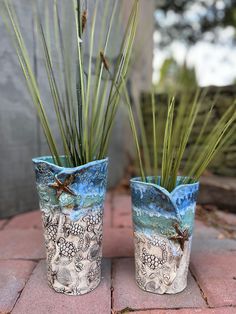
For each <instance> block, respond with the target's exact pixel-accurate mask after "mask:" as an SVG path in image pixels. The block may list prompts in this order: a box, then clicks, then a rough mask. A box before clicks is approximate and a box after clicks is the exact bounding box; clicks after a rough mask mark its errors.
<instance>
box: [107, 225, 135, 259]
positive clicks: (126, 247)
mask: <svg viewBox="0 0 236 314" xmlns="http://www.w3.org/2000/svg"><path fill="white" fill-rule="evenodd" d="M103 255H104V256H105V257H129V256H134V243H133V231H132V229H130V228H105V229H104V232H103Z"/></svg>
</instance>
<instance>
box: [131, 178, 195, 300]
mask: <svg viewBox="0 0 236 314" xmlns="http://www.w3.org/2000/svg"><path fill="white" fill-rule="evenodd" d="M180 179H181V178H180V177H179V178H178V182H180ZM158 181H160V178H158ZM198 189H199V184H198V183H194V184H186V185H178V184H177V186H176V188H175V189H174V190H173V191H172V192H171V193H169V192H168V191H167V190H166V189H164V188H162V187H161V186H160V185H159V184H155V183H154V178H153V177H148V178H147V182H142V181H141V179H140V178H134V179H132V180H131V191H132V208H133V209H132V212H133V226H134V243H135V272H136V281H137V284H138V286H139V287H140V288H141V289H143V290H145V291H148V292H152V293H157V294H164V293H168V294H175V293H178V292H181V291H182V290H184V289H185V288H186V286H187V275H188V267H189V259H190V251H191V241H192V233H193V224H194V216H195V206H196V199H197V194H198Z"/></svg>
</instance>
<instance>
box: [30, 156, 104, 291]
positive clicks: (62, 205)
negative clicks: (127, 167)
mask: <svg viewBox="0 0 236 314" xmlns="http://www.w3.org/2000/svg"><path fill="white" fill-rule="evenodd" d="M61 159H62V162H63V161H64V162H65V159H64V158H63V157H61ZM33 163H34V167H35V174H36V186H37V190H38V195H39V203H40V209H41V211H42V218H43V227H44V237H45V245H46V254H47V277H48V283H49V285H50V286H51V287H52V288H53V289H54V290H55V291H57V292H60V293H64V294H67V295H82V294H85V293H88V292H90V291H92V290H94V289H95V288H96V287H97V286H98V284H99V283H100V280H101V260H102V225H103V204H104V199H105V193H106V183H107V166H108V160H107V159H104V160H98V161H94V162H91V163H88V164H86V165H83V166H80V167H76V168H66V167H59V166H56V165H55V164H54V163H53V161H52V158H51V157H42V158H35V159H33Z"/></svg>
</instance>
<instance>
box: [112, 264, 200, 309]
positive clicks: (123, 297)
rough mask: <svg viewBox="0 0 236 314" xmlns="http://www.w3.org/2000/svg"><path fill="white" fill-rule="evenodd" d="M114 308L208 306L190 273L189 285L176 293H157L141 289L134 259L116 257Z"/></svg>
mask: <svg viewBox="0 0 236 314" xmlns="http://www.w3.org/2000/svg"><path fill="white" fill-rule="evenodd" d="M113 288H114V292H113V297H114V303H113V305H114V309H115V310H116V311H121V310H123V309H125V308H127V307H129V308H131V309H135V310H138V309H145V308H149V309H152V308H153V309H156V308H179V307H180V308H184V307H203V308H204V307H206V303H205V301H204V299H203V298H202V295H201V292H200V290H199V288H198V285H197V284H196V282H195V280H194V279H193V277H192V276H191V275H190V274H189V279H188V287H187V288H186V289H185V290H184V291H183V292H182V293H178V294H176V295H156V294H152V293H147V292H145V291H143V290H141V289H140V288H139V287H138V286H137V285H136V282H135V280H134V260H133V259H116V260H115V261H114V268H113Z"/></svg>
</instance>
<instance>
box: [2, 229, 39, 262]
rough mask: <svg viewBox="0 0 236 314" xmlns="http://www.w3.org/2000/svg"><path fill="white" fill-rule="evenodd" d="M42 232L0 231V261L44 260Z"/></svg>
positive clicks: (31, 230)
mask: <svg viewBox="0 0 236 314" xmlns="http://www.w3.org/2000/svg"><path fill="white" fill-rule="evenodd" d="M44 251H45V249H44V241H43V232H42V230H36V229H25V230H22V229H8V230H5V229H4V230H2V231H0V259H31V260H34V259H41V258H45V252H44Z"/></svg>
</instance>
